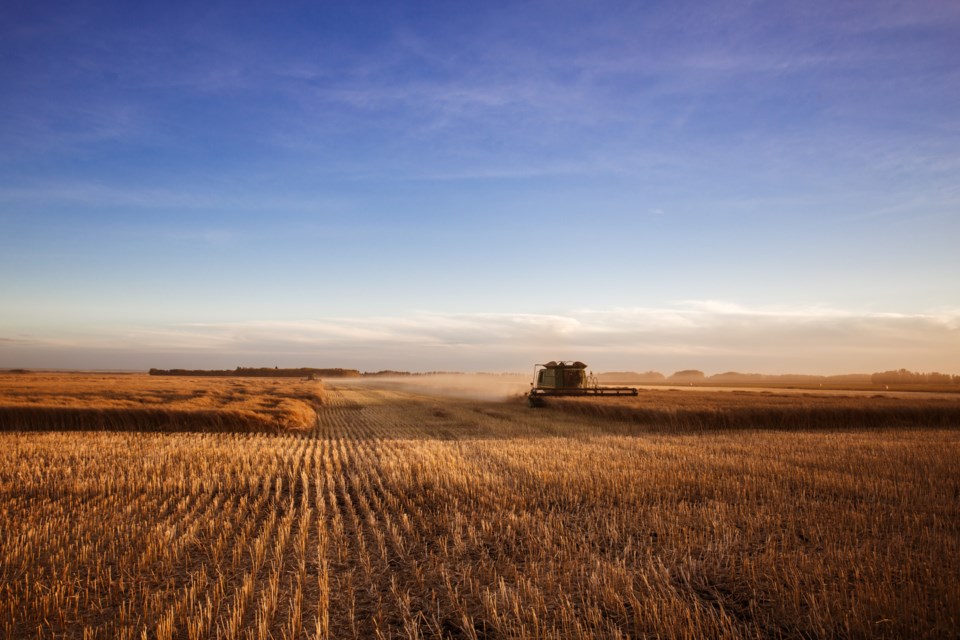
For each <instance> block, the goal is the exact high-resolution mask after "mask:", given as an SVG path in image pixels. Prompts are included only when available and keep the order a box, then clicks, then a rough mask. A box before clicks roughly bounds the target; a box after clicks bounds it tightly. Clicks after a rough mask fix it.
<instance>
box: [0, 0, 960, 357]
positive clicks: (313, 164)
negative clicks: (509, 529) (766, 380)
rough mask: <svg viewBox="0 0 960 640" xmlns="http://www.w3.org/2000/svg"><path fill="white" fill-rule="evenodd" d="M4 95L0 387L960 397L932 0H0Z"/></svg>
mask: <svg viewBox="0 0 960 640" xmlns="http://www.w3.org/2000/svg"><path fill="white" fill-rule="evenodd" d="M0 82H2V86H3V87H4V89H3V91H2V92H0V231H2V233H0V305H2V306H0V367H3V366H10V367H14V366H27V367H30V366H32V367H98V368H110V367H123V368H148V367H150V366H191V367H204V366H211V367H212V366H235V365H241V364H242V365H274V364H276V365H281V366H288V365H289V366H293V365H298V366H299V365H307V366H348V367H349V366H355V367H358V368H361V369H378V368H387V367H389V368H403V369H417V370H425V369H465V370H476V369H487V370H489V369H494V370H526V368H527V366H528V364H532V362H534V361H543V360H545V359H554V358H576V359H581V360H586V361H588V362H590V363H591V364H592V365H594V366H595V367H597V368H598V369H601V370H602V369H623V368H628V369H635V370H646V369H651V368H653V369H661V370H664V371H667V372H669V371H671V370H675V369H680V368H687V367H697V368H701V369H705V370H707V371H723V370H728V369H737V370H742V371H743V370H750V371H765V372H786V371H803V372H825V373H836V372H845V371H859V370H865V371H872V370H882V369H887V368H899V367H908V368H914V369H920V370H933V369H939V370H947V371H952V372H960V371H958V368H957V365H956V363H957V362H960V285H958V284H957V282H958V276H960V251H958V250H957V246H960V179H958V178H960V5H958V4H957V3H955V2H946V1H944V2H911V3H884V2H849V3H833V2H821V1H819V0H818V1H814V2H807V3H773V2H771V3H764V2H716V3H701V2H689V3H688V2H624V3H616V2H599V3H598V2H591V3H576V2H544V3H475V4H467V3H449V2H438V3H392V2H384V3H350V4H346V3H344V4H342V5H338V4H334V3H274V4H271V5H270V6H265V3H248V4H244V3H239V2H232V3H223V4H216V3H175V2H166V3H96V2H91V3H60V4H58V3H48V2H5V3H4V4H3V5H2V7H0Z"/></svg>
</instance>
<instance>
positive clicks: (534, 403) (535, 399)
mask: <svg viewBox="0 0 960 640" xmlns="http://www.w3.org/2000/svg"><path fill="white" fill-rule="evenodd" d="M527 403H528V404H529V405H530V408H532V409H537V408H539V407H542V406H543V398H541V397H540V396H535V395H533V394H532V393H531V394H530V395H529V396H527Z"/></svg>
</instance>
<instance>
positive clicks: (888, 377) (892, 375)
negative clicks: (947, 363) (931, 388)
mask: <svg viewBox="0 0 960 640" xmlns="http://www.w3.org/2000/svg"><path fill="white" fill-rule="evenodd" d="M870 382H872V383H874V384H960V376H952V375H950V374H949V373H939V372H936V371H933V372H931V373H920V372H917V371H907V370H906V369H898V370H896V371H884V372H882V373H875V374H873V375H872V376H870Z"/></svg>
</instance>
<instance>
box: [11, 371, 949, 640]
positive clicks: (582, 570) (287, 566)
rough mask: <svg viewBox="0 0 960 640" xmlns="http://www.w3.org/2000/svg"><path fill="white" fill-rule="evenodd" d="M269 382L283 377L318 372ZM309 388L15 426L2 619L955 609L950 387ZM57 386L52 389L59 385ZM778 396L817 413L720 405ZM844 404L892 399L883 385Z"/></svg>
mask: <svg viewBox="0 0 960 640" xmlns="http://www.w3.org/2000/svg"><path fill="white" fill-rule="evenodd" d="M221 382H225V381H198V380H194V379H191V380H190V381H189V384H192V385H195V386H196V389H198V390H202V389H207V387H205V386H204V385H207V384H219V383H221ZM93 384H94V383H93V382H91V385H93ZM156 384H165V383H160V382H157V381H150V382H149V385H156ZM170 384H178V385H182V384H187V381H186V380H177V381H172V382H170ZM250 384H251V385H254V386H255V389H256V391H255V392H254V387H253V386H252V387H251V388H250V390H249V393H248V396H250V397H261V396H264V397H266V398H267V399H268V400H269V399H270V397H272V398H273V399H274V400H275V399H276V398H277V397H291V396H297V395H298V394H300V393H301V391H295V390H294V389H295V388H296V385H302V384H306V383H300V382H297V381H287V382H286V383H285V384H287V385H290V386H289V388H284V387H283V384H284V382H281V383H280V386H279V387H277V386H273V387H271V386H269V385H267V383H265V382H262V381H257V382H256V383H254V382H250ZM271 384H272V382H271ZM312 384H315V383H312ZM94 386H95V385H94ZM188 386H189V385H188ZM313 389H314V391H312V393H313V396H312V397H313V398H314V400H313V401H311V402H309V403H307V404H308V405H309V406H310V407H311V408H312V410H314V411H315V412H316V416H315V417H314V418H313V424H312V425H310V426H309V427H308V428H302V427H290V428H284V429H279V430H277V429H275V428H274V427H272V426H271V427H270V429H266V428H265V429H264V431H277V432H276V433H267V432H260V433H257V432H253V431H252V430H249V429H248V432H243V433H241V432H235V433H229V432H222V433H197V432H189V431H184V432H176V433H165V432H163V431H168V430H169V429H158V430H154V431H145V432H137V431H122V430H115V431H108V430H93V431H82V430H76V431H62V430H49V431H26V430H23V429H25V427H23V426H19V427H16V428H11V423H6V424H3V426H4V428H5V429H7V430H6V431H4V432H3V433H0V494H2V499H0V505H2V506H0V533H2V536H0V635H3V636H4V637H11V638H14V637H17V638H19V637H41V638H45V637H77V638H85V637H92V638H114V637H117V638H138V639H139V638H142V637H147V638H207V637H218V638H315V637H319V638H354V637H356V638H366V637H378V636H379V637H401V638H408V637H409V638H416V637H454V638H518V637H529V638H546V637H555V638H576V637H599V638H612V637H665V638H673V637H676V638H694V637H797V638H799V637H864V636H870V637H952V636H956V635H957V634H958V632H960V616H958V613H957V612H958V611H960V579H958V578H957V576H958V575H960V512H958V507H957V505H958V503H960V472H958V471H960V469H958V462H957V460H958V454H960V429H957V427H960V421H958V420H957V418H956V416H957V412H958V409H957V405H958V403H957V402H956V401H955V400H944V401H943V402H944V403H947V404H943V405H942V406H941V405H939V404H938V405H937V407H938V408H936V409H935V411H934V414H935V415H937V416H940V418H938V419H937V420H939V421H938V422H936V424H935V425H933V426H929V425H928V426H924V425H922V424H916V422H914V423H911V422H910V420H911V419H913V420H915V421H916V420H917V419H921V420H922V419H924V416H926V414H925V413H923V411H926V410H927V409H928V408H929V407H930V406H931V405H929V404H924V403H923V402H926V401H923V402H921V403H920V404H916V403H915V404H914V409H915V410H916V411H919V412H921V413H912V414H898V415H899V417H898V418H896V420H892V419H891V420H890V421H889V423H887V422H883V421H881V422H880V424H879V426H877V425H873V426H871V425H869V424H868V425H860V424H857V425H855V426H854V427H853V428H851V426H850V425H844V424H822V421H824V420H826V419H827V416H828V415H829V414H827V413H823V412H820V413H816V412H814V413H812V414H811V413H809V409H810V407H811V406H812V405H815V404H817V403H818V402H820V400H817V399H816V398H814V397H808V398H804V397H803V396H797V398H796V400H795V401H787V400H779V399H776V398H773V399H771V398H766V399H764V397H763V396H762V394H758V395H757V396H756V397H753V396H749V395H743V394H737V395H736V396H734V395H733V394H728V395H727V396H717V395H715V394H714V395H712V396H711V395H709V393H708V392H704V394H700V395H698V394H693V395H689V396H679V397H678V398H679V400H678V401H677V402H678V403H677V404H671V402H673V401H672V400H668V399H658V396H657V395H656V394H653V395H648V396H646V399H647V404H646V405H643V404H642V403H643V401H644V395H643V394H641V397H640V398H639V399H631V400H629V401H627V402H620V403H619V404H604V405H602V406H593V407H584V406H581V405H582V404H583V403H582V402H581V401H574V402H563V403H558V402H555V403H553V404H552V405H551V406H549V407H547V408H546V409H543V410H530V409H527V408H526V407H525V406H524V405H523V404H522V402H520V401H519V400H512V401H499V402H495V401H484V400H476V399H471V400H467V399H456V398H449V397H448V398H442V397H438V396H435V395H429V394H426V393H419V392H415V391H412V390H398V389H395V388H393V389H387V388H378V387H376V386H362V385H337V384H332V385H331V384H327V385H326V388H324V389H322V390H320V389H319V387H313ZM161 391H163V388H161ZM664 393H666V392H664ZM211 394H213V392H212V391H211V392H209V393H208V395H211ZM258 394H259V395H258ZM12 395H16V394H15V393H12V392H10V391H9V390H8V391H7V392H6V395H0V400H2V401H3V402H4V403H7V404H10V403H13V401H12V400H10V397H11V396H12ZM40 395H42V394H40V392H39V391H37V392H36V394H35V396H33V397H34V402H32V404H34V405H45V406H49V404H50V402H52V401H50V400H49V398H48V399H46V400H43V399H42V398H40ZM148 395H149V394H148ZM87 400H88V401H89V397H88V398H87ZM873 400H877V399H873ZM271 401H272V400H271ZM751 401H752V402H751ZM71 402H72V403H73V404H76V403H77V402H79V401H78V400H76V399H74V400H73V401H66V400H64V401H63V403H64V404H65V405H70V404H71ZM90 402H91V403H92V401H90ZM257 402H259V400H258V401H257ZM770 402H772V403H773V404H775V405H778V406H779V408H778V409H777V410H780V411H789V410H790V407H793V410H795V411H798V412H800V413H801V414H803V415H805V416H808V417H807V418H805V419H807V420H808V421H809V425H808V426H806V427H802V426H796V425H793V426H791V425H789V424H779V425H773V428H767V426H766V425H764V424H763V423H754V424H752V425H750V426H746V427H745V426H744V425H742V424H739V423H736V422H734V423H727V424H721V423H720V422H717V421H718V420H719V419H718V418H713V420H714V423H710V422H709V420H708V421H706V422H704V419H703V418H702V416H703V415H715V414H718V412H719V414H722V413H724V412H726V414H727V415H728V416H740V417H739V418H736V419H737V420H745V419H746V418H745V417H744V416H746V415H748V413H746V412H748V411H749V410H756V411H759V413H754V414H751V415H753V418H758V417H759V416H762V415H767V416H768V417H769V416H770V415H773V414H769V413H766V414H764V413H763V411H769V410H770V407H769V406H768V405H769V404H770ZM791 402H793V403H794V404H791ZM831 402H832V401H831ZM839 402H841V405H840V408H841V409H844V410H851V411H852V410H854V408H855V406H859V407H861V413H860V414H857V415H861V416H862V415H872V414H869V412H868V413H867V414H863V411H862V410H863V407H864V404H863V403H864V402H866V400H864V399H850V402H849V403H847V404H843V403H844V402H845V401H844V400H842V399H841V400H839ZM884 402H885V401H884ZM904 402H907V401H904ZM698 403H699V404H698ZM950 403H953V404H950ZM26 404H31V403H30V402H27V401H26V400H24V399H23V398H21V400H20V401H19V404H18V405H17V406H24V405H26ZM161 404H162V403H161ZM894 404H895V406H896V407H898V409H897V411H900V410H905V409H904V406H902V405H900V404H896V403H894ZM651 405H653V406H652V407H651ZM741 405H742V406H741ZM780 405H783V406H780ZM891 406H894V405H891ZM684 407H687V408H688V409H689V410H690V411H694V409H696V411H697V412H699V413H696V412H695V413H693V414H691V415H686V416H685V415H684V414H683V410H684V409H683V408H684ZM691 407H693V408H691ZM737 407H740V408H739V409H737ZM751 407H752V408H753V409H751ZM758 407H759V408H758ZM830 407H832V408H830V411H834V410H836V409H837V406H836V405H830ZM876 407H877V403H876V402H874V403H872V404H870V407H869V408H870V410H871V411H873V410H874V409H876ZM127 409H131V408H130V407H127ZM180 409H183V410H184V411H186V410H189V408H184V407H181V408H180ZM208 409H209V407H207V408H205V409H203V410H204V411H206V410H208ZM654 409H656V410H657V411H660V412H661V414H656V413H655V412H654V414H650V413H647V412H648V411H653V410H654ZM704 411H706V412H707V413H706V414H704V413H703V412H704ZM738 411H739V413H738ZM678 412H679V413H678ZM804 412H807V413H804ZM2 415H3V414H0V416H2ZM34 415H35V416H41V415H42V412H41V413H37V414H34ZM53 415H55V414H53ZM656 415H673V416H675V418H674V423H673V424H672V425H671V424H664V423H663V422H662V421H658V420H657V419H655V417H656ZM810 415H812V416H814V418H809V416H810ZM837 415H840V416H841V417H842V416H843V415H845V414H843V413H842V412H841V413H839V414H837ZM931 415H933V414H931ZM651 416H653V417H651ZM676 416H680V417H676ZM691 416H693V417H691ZM696 416H700V418H697V420H700V421H699V422H697V420H695V419H694V418H695V417H696ZM905 416H906V417H905ZM918 416H919V418H918ZM928 417H929V416H928ZM21 419H22V418H21ZM37 419H39V420H42V417H41V418H37ZM730 420H732V418H730ZM721 422H722V421H721ZM18 424H20V423H18ZM33 426H34V427H35V428H38V429H39V428H42V424H34V425H33ZM74 426H77V425H76V424H74ZM101 428H102V427H101Z"/></svg>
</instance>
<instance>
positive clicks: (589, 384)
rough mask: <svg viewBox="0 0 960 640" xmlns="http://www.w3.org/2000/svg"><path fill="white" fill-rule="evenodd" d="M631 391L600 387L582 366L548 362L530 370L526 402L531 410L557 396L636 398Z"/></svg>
mask: <svg viewBox="0 0 960 640" xmlns="http://www.w3.org/2000/svg"><path fill="white" fill-rule="evenodd" d="M637 393H638V392H637V390H636V389H635V388H634V387H601V386H600V385H599V384H598V383H597V377H596V376H594V375H593V374H592V373H591V374H590V375H587V365H585V364H583V363H582V362H565V361H563V360H561V361H560V362H554V361H550V362H548V363H546V364H537V365H534V366H533V382H531V383H530V395H528V396H527V400H528V401H529V402H530V406H531V407H542V406H543V399H544V398H547V397H556V396H635V395H637Z"/></svg>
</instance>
